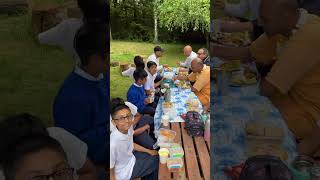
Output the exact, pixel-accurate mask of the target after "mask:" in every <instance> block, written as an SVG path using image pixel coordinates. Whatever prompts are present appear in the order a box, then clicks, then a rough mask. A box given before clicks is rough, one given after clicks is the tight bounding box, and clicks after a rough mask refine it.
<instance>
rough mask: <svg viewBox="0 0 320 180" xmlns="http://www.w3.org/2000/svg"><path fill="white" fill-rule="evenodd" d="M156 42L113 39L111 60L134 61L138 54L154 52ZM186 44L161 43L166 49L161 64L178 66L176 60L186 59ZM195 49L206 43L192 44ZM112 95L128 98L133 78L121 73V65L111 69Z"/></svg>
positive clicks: (147, 54)
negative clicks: (184, 50)
mask: <svg viewBox="0 0 320 180" xmlns="http://www.w3.org/2000/svg"><path fill="white" fill-rule="evenodd" d="M154 46H155V45H154V44H152V43H144V42H128V41H111V52H110V57H111V62H112V61H118V62H127V63H133V58H134V56H136V55H142V56H144V57H146V58H147V57H148V56H149V55H151V54H152V53H153V48H154ZM184 46H185V44H161V47H163V48H164V49H165V53H164V56H163V57H162V58H161V59H160V64H169V65H170V66H176V61H182V60H184V59H185V57H184V55H183V51H182V50H183V47H184ZM192 47H193V49H194V51H195V52H196V51H197V50H198V49H199V48H201V47H205V46H204V45H199V44H192ZM110 75H111V76H110V79H111V83H110V90H111V93H110V96H111V98H114V97H121V98H124V99H126V96H127V95H126V94H127V91H128V89H129V87H130V86H131V84H132V80H131V79H130V78H128V77H123V76H122V75H121V73H120V69H119V67H112V68H111V70H110Z"/></svg>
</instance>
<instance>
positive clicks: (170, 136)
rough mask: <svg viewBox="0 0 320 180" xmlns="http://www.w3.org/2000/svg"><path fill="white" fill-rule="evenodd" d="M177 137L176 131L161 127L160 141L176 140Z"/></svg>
mask: <svg viewBox="0 0 320 180" xmlns="http://www.w3.org/2000/svg"><path fill="white" fill-rule="evenodd" d="M175 137H176V132H175V131H172V130H169V129H165V128H160V130H159V137H158V141H160V142H174V139H175Z"/></svg>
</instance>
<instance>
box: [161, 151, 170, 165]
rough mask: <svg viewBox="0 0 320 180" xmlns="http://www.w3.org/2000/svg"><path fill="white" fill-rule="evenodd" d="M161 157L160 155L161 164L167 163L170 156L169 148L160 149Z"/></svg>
mask: <svg viewBox="0 0 320 180" xmlns="http://www.w3.org/2000/svg"><path fill="white" fill-rule="evenodd" d="M159 157H160V163H161V164H166V163H167V159H168V157H169V150H168V149H167V148H161V149H160V150H159Z"/></svg>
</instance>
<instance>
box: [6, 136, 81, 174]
mask: <svg viewBox="0 0 320 180" xmlns="http://www.w3.org/2000/svg"><path fill="white" fill-rule="evenodd" d="M2 152H3V153H5V156H4V157H5V158H4V159H3V160H2V161H3V162H4V163H3V169H4V175H5V178H6V180H49V179H54V180H74V178H75V177H74V175H75V171H74V169H73V168H72V167H70V165H69V164H68V161H67V157H66V154H65V152H64V151H63V148H62V147H61V145H60V144H59V142H58V141H56V140H55V139H53V138H52V137H50V136H48V135H44V134H30V135H27V136H24V137H22V138H20V139H17V140H16V141H14V142H11V144H10V145H9V146H8V147H7V148H6V149H5V150H3V151H2Z"/></svg>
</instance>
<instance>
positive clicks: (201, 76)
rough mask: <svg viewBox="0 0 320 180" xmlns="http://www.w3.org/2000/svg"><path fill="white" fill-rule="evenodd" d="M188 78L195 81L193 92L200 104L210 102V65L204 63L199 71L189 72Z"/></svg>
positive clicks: (203, 104)
mask: <svg viewBox="0 0 320 180" xmlns="http://www.w3.org/2000/svg"><path fill="white" fill-rule="evenodd" d="M188 79H189V80H190V81H192V82H195V83H194V85H193V87H194V88H195V89H196V90H197V91H196V92H195V94H196V95H197V97H198V98H199V100H200V102H201V104H202V106H205V105H207V104H209V103H210V67H209V66H206V65H204V67H203V70H202V71H201V72H200V73H191V74H190V75H189V76H188Z"/></svg>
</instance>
